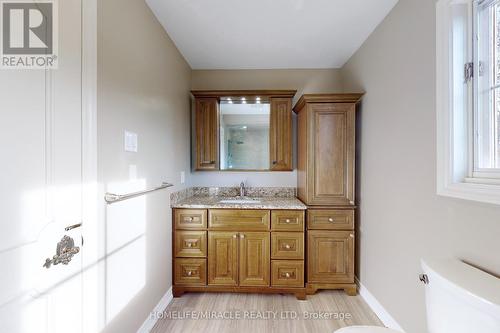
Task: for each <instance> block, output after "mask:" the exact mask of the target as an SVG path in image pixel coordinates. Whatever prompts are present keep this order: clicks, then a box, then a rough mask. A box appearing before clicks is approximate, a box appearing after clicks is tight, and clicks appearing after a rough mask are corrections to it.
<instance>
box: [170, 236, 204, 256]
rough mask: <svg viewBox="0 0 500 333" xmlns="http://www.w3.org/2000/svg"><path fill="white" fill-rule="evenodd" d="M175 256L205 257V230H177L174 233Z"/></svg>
mask: <svg viewBox="0 0 500 333" xmlns="http://www.w3.org/2000/svg"><path fill="white" fill-rule="evenodd" d="M175 256H176V257H206V256H207V232H206V231H177V232H176V233H175Z"/></svg>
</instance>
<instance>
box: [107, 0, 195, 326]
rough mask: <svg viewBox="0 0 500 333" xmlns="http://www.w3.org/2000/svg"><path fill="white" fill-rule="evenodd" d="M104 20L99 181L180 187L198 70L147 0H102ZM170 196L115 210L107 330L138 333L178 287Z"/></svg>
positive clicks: (110, 212)
mask: <svg viewBox="0 0 500 333" xmlns="http://www.w3.org/2000/svg"><path fill="white" fill-rule="evenodd" d="M98 15H99V23H98V38H99V43H98V73H99V77H98V127H99V128H98V140H99V177H100V181H101V183H102V185H103V186H104V189H108V190H116V191H120V192H122V191H128V190H133V189H135V188H137V187H150V186H157V185H158V184H160V183H161V182H162V181H168V182H173V183H175V184H176V187H175V188H174V190H177V189H180V185H179V180H180V172H181V171H182V170H185V171H186V174H187V175H188V174H189V168H190V166H189V163H190V158H189V151H190V146H189V145H190V138H189V112H190V97H189V89H190V79H191V69H190V67H189V66H188V64H187V63H186V61H185V60H184V59H183V57H182V56H181V54H180V53H179V52H178V50H177V49H176V47H175V46H174V44H173V43H172V41H171V40H170V39H169V37H168V36H167V35H166V33H165V32H164V30H163V28H162V27H161V25H160V24H159V23H158V22H157V20H156V19H155V17H154V15H153V14H152V12H151V11H150V9H149V7H147V5H146V4H145V2H144V1H136V0H101V1H99V8H98ZM124 130H130V131H133V132H135V133H137V134H138V136H139V140H138V141H139V144H138V147H139V152H138V153H126V152H124V148H123V131H124ZM130 166H136V168H137V179H138V180H137V181H133V180H131V178H134V177H133V175H132V176H131V175H130V174H131V173H133V170H132V171H131V170H130ZM132 168H133V167H132ZM142 182H144V183H142ZM170 192H171V190H163V191H159V192H155V193H152V194H148V195H147V196H143V197H140V198H137V199H132V200H128V201H124V202H122V203H117V204H114V205H111V206H108V207H107V208H106V212H105V214H106V215H105V217H106V221H105V224H106V228H105V229H106V230H105V231H106V233H105V237H106V242H105V249H104V251H105V252H106V255H107V257H106V260H105V261H104V263H103V267H102V269H103V271H104V273H103V274H104V278H105V279H106V280H105V282H104V283H103V285H102V287H103V288H104V290H103V291H104V294H105V297H106V298H105V300H103V308H104V309H105V311H103V312H105V313H106V318H105V324H106V325H107V327H106V329H105V332H120V333H125V332H135V331H137V329H138V328H139V327H140V325H141V324H142V323H143V321H144V320H145V319H146V318H147V317H148V316H149V313H150V311H151V310H152V309H153V308H154V307H155V306H156V304H157V303H158V301H159V300H160V298H161V297H162V296H163V295H164V294H165V292H166V291H167V290H168V289H169V288H170V286H171V282H172V281H171V258H172V255H171V244H172V242H171V216H170V215H171V211H170V204H169V193H170ZM100 312H101V311H100Z"/></svg>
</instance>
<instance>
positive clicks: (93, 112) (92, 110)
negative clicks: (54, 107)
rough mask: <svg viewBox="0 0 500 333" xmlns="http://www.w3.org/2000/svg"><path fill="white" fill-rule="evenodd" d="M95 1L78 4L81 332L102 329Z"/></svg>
mask: <svg viewBox="0 0 500 333" xmlns="http://www.w3.org/2000/svg"><path fill="white" fill-rule="evenodd" d="M97 10H98V4H97V0H82V2H81V13H82V14H81V15H82V18H81V20H82V21H81V22H82V24H81V27H82V28H81V34H82V37H81V45H82V47H81V52H82V63H81V66H82V67H81V89H82V98H81V103H82V104H81V110H82V189H83V190H82V191H83V193H82V214H83V216H82V220H83V224H82V236H83V237H84V246H85V248H84V251H82V261H83V268H82V279H83V286H82V296H83V297H82V301H83V304H82V317H83V320H82V322H83V328H82V329H83V332H99V331H101V330H102V328H104V323H105V317H104V305H105V304H104V293H103V290H102V283H101V281H104V280H103V274H104V272H103V270H102V269H101V268H100V267H99V262H100V252H99V248H100V247H99V244H103V243H102V240H101V237H103V235H104V233H103V232H102V231H103V230H104V229H103V226H104V224H103V220H104V219H103V211H104V205H103V199H102V198H103V197H102V195H100V194H102V193H103V189H102V188H101V187H102V186H100V185H99V182H98V167H97V41H98V37H97Z"/></svg>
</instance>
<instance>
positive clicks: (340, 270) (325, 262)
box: [307, 230, 354, 283]
mask: <svg viewBox="0 0 500 333" xmlns="http://www.w3.org/2000/svg"><path fill="white" fill-rule="evenodd" d="M307 256H308V262H307V277H308V279H307V281H308V283H315V282H316V283H354V231H324V230H311V231H308V251H307Z"/></svg>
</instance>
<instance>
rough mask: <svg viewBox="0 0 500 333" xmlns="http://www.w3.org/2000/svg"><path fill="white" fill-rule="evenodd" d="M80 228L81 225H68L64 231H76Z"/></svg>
mask: <svg viewBox="0 0 500 333" xmlns="http://www.w3.org/2000/svg"><path fill="white" fill-rule="evenodd" d="M81 226H82V224H81V223H77V224H73V225H69V226H67V227H66V228H64V230H65V231H70V230H73V229H76V228H80V227H81Z"/></svg>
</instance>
